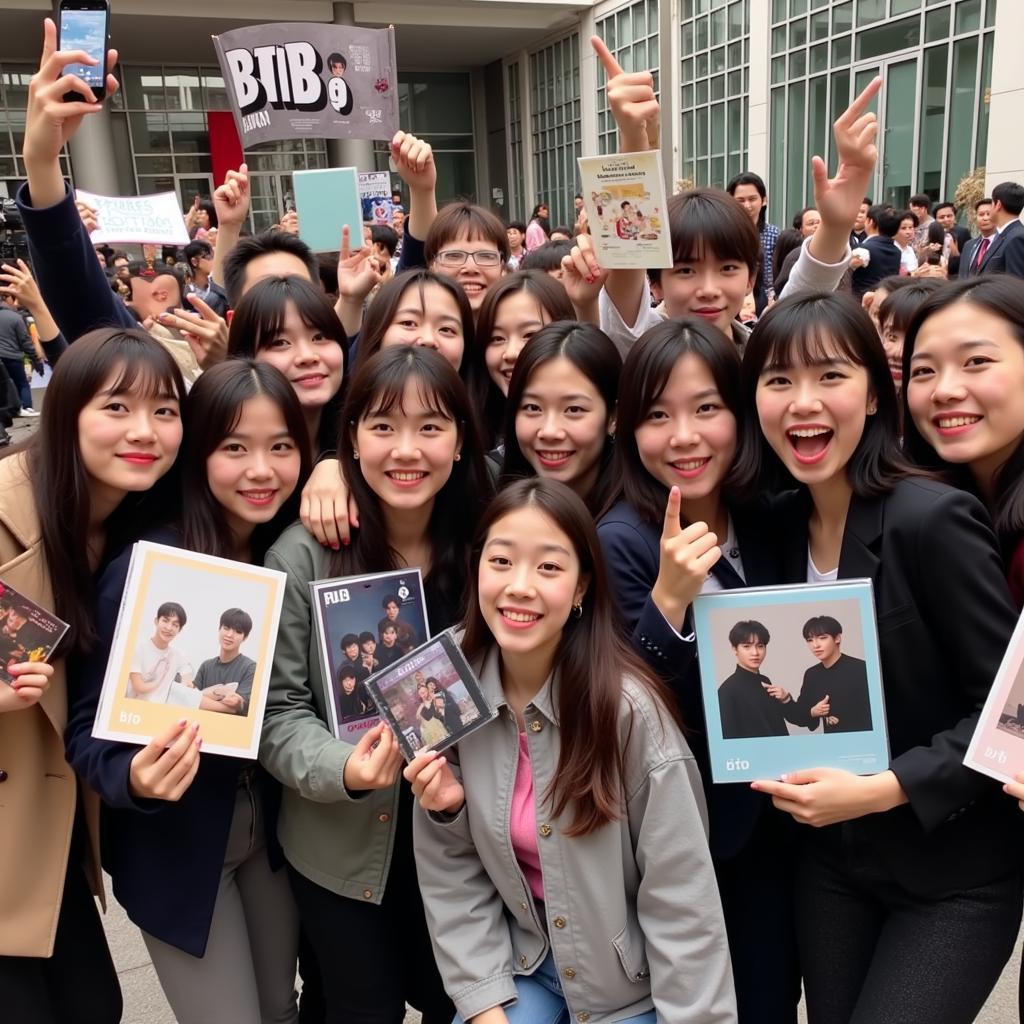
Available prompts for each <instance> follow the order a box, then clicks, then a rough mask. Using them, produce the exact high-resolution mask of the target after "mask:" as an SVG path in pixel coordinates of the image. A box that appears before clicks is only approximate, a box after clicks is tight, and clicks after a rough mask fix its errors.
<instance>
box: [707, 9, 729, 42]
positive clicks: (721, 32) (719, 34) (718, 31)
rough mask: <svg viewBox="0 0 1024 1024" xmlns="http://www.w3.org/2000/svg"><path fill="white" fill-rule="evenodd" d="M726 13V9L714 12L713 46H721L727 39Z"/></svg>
mask: <svg viewBox="0 0 1024 1024" xmlns="http://www.w3.org/2000/svg"><path fill="white" fill-rule="evenodd" d="M725 26H726V11H725V8H724V7H723V8H721V10H717V11H714V12H712V15H711V45H712V46H719V45H721V44H722V43H724V42H725V37H726V27H725Z"/></svg>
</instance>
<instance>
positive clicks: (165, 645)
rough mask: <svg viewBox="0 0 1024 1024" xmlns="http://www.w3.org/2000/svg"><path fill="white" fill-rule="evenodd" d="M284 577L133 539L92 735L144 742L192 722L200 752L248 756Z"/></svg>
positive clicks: (255, 743)
mask: <svg viewBox="0 0 1024 1024" xmlns="http://www.w3.org/2000/svg"><path fill="white" fill-rule="evenodd" d="M285 579H286V577H285V574H284V573H283V572H277V571H276V570H274V569H264V568H262V567H261V566H252V565H245V564H244V563H241V562H232V561H230V560H228V559H226V558H214V557H212V556H210V555H197V554H195V553H193V552H191V551H183V550H181V549H180V548H174V547H168V546H166V545H163V544H152V543H149V542H148V541H140V542H139V543H137V544H136V545H135V546H134V548H133V549H132V558H131V563H130V565H129V568H128V580H127V584H126V586H125V589H124V595H123V597H122V599H121V610H120V612H119V614H118V618H117V626H116V629H115V633H114V642H113V645H112V647H111V651H110V659H109V661H108V662H107V671H106V675H105V676H104V679H103V689H102V692H101V694H100V702H99V707H98V708H97V710H96V721H95V723H94V724H93V730H92V734H93V736H96V737H98V738H100V739H105V740H121V741H124V742H128V743H148V742H149V741H150V740H151V739H153V738H154V737H155V736H157V735H159V734H160V733H161V732H163V731H164V730H165V729H167V728H168V726H170V725H171V724H172V723H173V722H176V721H178V720H180V719H182V718H187V719H188V720H189V721H191V722H198V723H199V726H200V728H199V735H200V737H201V738H202V741H203V752H204V753H211V754H226V755H230V756H232V757H245V758H255V757H256V755H257V752H258V747H259V740H260V730H261V728H262V724H263V710H264V708H265V706H266V702H267V689H268V686H269V682H270V671H271V666H272V663H273V660H274V647H275V645H276V643H277V628H278V622H279V620H280V617H281V603H282V601H283V599H284V587H285Z"/></svg>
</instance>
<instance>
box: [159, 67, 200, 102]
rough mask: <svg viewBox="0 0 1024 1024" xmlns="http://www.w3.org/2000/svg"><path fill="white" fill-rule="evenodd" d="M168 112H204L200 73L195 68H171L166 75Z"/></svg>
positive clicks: (165, 93) (165, 86) (165, 85)
mask: <svg viewBox="0 0 1024 1024" xmlns="http://www.w3.org/2000/svg"><path fill="white" fill-rule="evenodd" d="M164 88H165V92H164V96H165V99H166V100H167V109H168V110H202V109H203V97H202V93H201V91H200V89H199V72H198V70H196V69H195V68H170V69H168V72H167V74H166V75H164Z"/></svg>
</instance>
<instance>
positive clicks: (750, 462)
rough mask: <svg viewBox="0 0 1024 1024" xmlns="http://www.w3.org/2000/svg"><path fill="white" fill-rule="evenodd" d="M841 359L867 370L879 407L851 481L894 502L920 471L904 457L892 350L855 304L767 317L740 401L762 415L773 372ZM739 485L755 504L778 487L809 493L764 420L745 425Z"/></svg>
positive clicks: (819, 297) (785, 306)
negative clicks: (765, 386) (760, 391)
mask: <svg viewBox="0 0 1024 1024" xmlns="http://www.w3.org/2000/svg"><path fill="white" fill-rule="evenodd" d="M837 352H838V354H839V355H840V356H841V357H843V358H845V359H848V360H849V361H850V362H851V363H853V364H854V365H856V366H862V367H864V370H865V371H866V373H867V378H868V385H869V388H870V391H871V394H872V395H873V396H874V399H875V402H876V405H877V409H876V411H875V413H874V414H873V415H870V416H867V415H866V416H865V424H864V432H863V433H862V434H861V437H860V441H859V442H858V444H857V447H856V449H855V450H854V452H853V454H852V455H851V456H850V461H849V463H848V464H847V466H846V475H847V479H848V480H849V483H850V486H851V488H852V489H853V493H854V494H856V495H857V496H858V497H861V498H866V497H875V496H877V495H882V494H887V493H888V492H889V491H890V490H892V488H893V486H895V484H896V483H897V482H898V481H900V480H903V479H905V478H907V477H908V476H913V475H915V474H917V472H918V471H917V470H915V468H914V467H913V466H911V465H910V463H909V462H907V460H906V458H905V457H904V455H903V453H902V451H901V450H900V442H899V406H898V404H897V400H896V390H895V386H894V384H893V379H892V374H891V372H890V370H889V361H888V358H887V356H886V354H885V349H883V348H882V342H881V339H880V338H879V337H878V332H877V331H876V330H875V325H874V324H873V323H872V322H871V318H870V317H869V316H868V314H867V313H866V312H865V311H864V310H863V309H862V308H861V306H859V305H858V304H857V303H856V302H855V301H854V300H853V299H852V298H850V297H849V296H847V295H843V294H839V293H835V292H811V293H809V294H806V295H800V296H796V297H794V298H791V299H785V300H783V301H782V302H780V303H778V304H777V305H775V306H773V307H772V308H771V309H769V310H767V311H766V312H765V314H764V315H763V316H762V317H761V319H760V320H758V322H757V324H756V325H755V327H754V329H753V330H752V331H751V332H750V338H749V339H748V340H747V345H746V349H745V350H744V353H743V366H742V371H741V376H740V381H741V388H740V401H741V403H742V405H743V407H744V408H745V409H754V408H756V407H757V406H756V399H757V388H758V383H759V381H760V378H761V374H762V373H764V372H765V369H766V368H767V367H769V366H778V367H780V368H782V367H789V366H793V365H796V364H798V363H802V362H804V361H805V360H816V359H821V358H829V357H832V356H833V355H834V354H836V353H837ZM904 358H906V357H905V356H904ZM736 480H737V482H738V486H739V488H740V490H741V491H742V493H743V494H744V495H746V496H749V497H751V498H753V497H754V496H756V495H757V494H760V493H764V492H765V491H771V490H772V489H773V485H774V489H776V490H786V489H791V488H793V487H797V488H799V489H801V490H804V489H805V488H804V485H802V484H799V483H798V482H797V481H796V480H794V478H793V477H792V476H791V474H790V473H789V471H788V470H787V469H786V468H785V466H784V465H783V463H782V460H781V459H780V458H779V456H778V455H776V453H775V452H774V451H773V450H772V447H771V445H769V444H768V441H767V439H766V438H765V436H764V433H763V432H762V430H761V425H760V423H759V421H758V418H757V417H756V416H748V417H747V418H746V420H745V421H744V422H743V423H741V425H740V444H739V454H738V457H737V460H736Z"/></svg>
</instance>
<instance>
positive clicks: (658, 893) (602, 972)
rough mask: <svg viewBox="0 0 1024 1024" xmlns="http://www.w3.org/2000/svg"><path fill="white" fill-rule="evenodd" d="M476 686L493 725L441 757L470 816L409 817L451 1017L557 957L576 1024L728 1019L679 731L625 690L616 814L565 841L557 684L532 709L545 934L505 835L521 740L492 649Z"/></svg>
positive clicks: (688, 762)
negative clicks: (582, 1023) (637, 1018)
mask: <svg viewBox="0 0 1024 1024" xmlns="http://www.w3.org/2000/svg"><path fill="white" fill-rule="evenodd" d="M480 679H481V683H482V686H483V690H484V693H485V695H486V696H487V699H488V701H489V702H490V703H491V704H492V705H493V706H495V707H496V708H498V716H497V718H496V719H495V720H494V721H492V722H490V723H488V724H487V725H486V726H484V727H483V728H481V729H479V730H478V731H476V732H474V733H472V734H471V735H470V736H467V737H466V738H465V739H463V740H461V741H460V742H459V743H458V745H457V746H456V747H455V748H453V749H452V750H450V751H449V753H448V757H449V761H450V762H451V763H452V767H453V770H454V771H455V772H456V773H457V774H458V775H459V776H460V778H461V779H462V783H463V786H464V787H465V789H466V805H465V806H464V807H463V809H462V810H461V811H460V812H459V813H458V814H457V815H455V816H454V817H452V816H445V815H428V814H427V813H426V812H424V811H423V810H422V808H420V807H419V806H418V805H417V809H416V816H415V820H414V834H415V845H416V866H417V873H418V875H419V880H420V888H421V891H422V893H423V901H424V906H425V908H426V912H427V920H428V923H429V924H430V931H431V937H432V939H433V942H434V950H435V954H436V957H437V964H438V967H439V968H440V971H441V976H442V977H443V978H444V982H445V987H446V988H447V990H448V994H449V995H450V996H451V997H452V999H453V1000H454V1002H455V1004H456V1007H457V1008H458V1011H459V1013H460V1015H461V1016H462V1017H463V1019H469V1018H471V1017H473V1016H475V1015H476V1014H479V1013H481V1012H483V1011H484V1010H486V1009H488V1008H490V1007H493V1006H497V1005H501V1004H505V1003H508V1002H510V1001H511V1000H513V999H515V997H516V989H515V983H514V980H513V979H514V976H515V975H517V974H531V973H532V972H533V971H534V970H536V968H537V967H538V966H539V965H540V964H541V963H542V962H543V960H544V958H545V957H546V956H547V954H548V951H549V949H550V950H551V951H553V953H554V958H555V964H556V966H557V968H558V972H559V976H560V978H561V979H562V989H563V994H564V996H565V999H566V1002H567V1004H568V1007H569V1010H570V1013H571V1015H572V1018H573V1019H574V1020H589V1021H591V1022H592V1024H602V1022H605V1021H614V1020H621V1019H623V1018H625V1017H629V1016H634V1015H637V1014H640V1013H644V1012H646V1011H648V1010H650V1009H651V1008H652V1007H653V1008H654V1009H655V1010H656V1012H657V1017H658V1020H659V1022H665V1024H686V1022H690V1021H692V1022H694V1024H696V1022H700V1024H718V1022H731V1021H735V1020H736V1008H735V998H734V995H733V984H732V971H731V967H730V963H729V949H728V944H727V941H726V935H725V926H724V923H723V921H722V908H721V903H720V901H719V897H718V889H717V886H716V883H715V875H714V870H713V869H712V866H711V857H710V854H709V852H708V846H707V835H706V829H707V826H706V820H705V812H704V800H703V795H702V792H701V784H700V776H699V773H698V770H697V766H696V763H695V762H694V759H693V755H692V754H691V753H690V750H689V748H688V747H687V746H686V742H685V740H684V739H683V738H682V736H681V735H680V733H679V730H678V728H677V727H676V726H675V725H674V723H673V722H672V720H671V719H670V718H669V717H668V715H667V714H666V713H665V712H664V711H663V710H661V709H660V708H659V707H658V706H657V704H656V702H655V701H654V699H653V698H652V697H651V696H650V695H649V694H648V692H647V690H646V689H645V688H644V687H642V686H641V685H640V684H638V683H636V682H635V681H633V680H628V679H627V680H626V681H625V683H624V698H623V700H622V703H621V710H620V715H619V735H620V737H621V741H622V742H623V743H626V739H627V737H628V744H627V745H626V747H625V775H624V779H623V793H624V807H623V814H622V817H621V819H619V820H617V821H612V822H609V823H607V824H605V825H604V826H602V827H601V828H599V829H598V830H597V831H595V832H592V833H590V834H589V835H586V836H582V837H576V838H569V837H568V836H566V834H565V831H566V829H567V828H568V827H569V825H570V824H571V820H572V814H571V809H570V811H569V812H567V813H565V814H563V815H562V816H561V817H556V816H555V815H554V814H553V813H552V811H551V806H550V801H548V800H546V799H545V795H546V794H547V792H548V789H549V787H550V785H551V782H552V780H553V779H554V778H555V774H556V771H557V764H558V753H559V742H558V729H557V727H556V718H555V712H554V707H553V695H552V688H553V686H557V682H554V683H553V682H552V680H550V679H549V680H548V682H547V683H545V685H544V687H543V688H542V689H541V691H540V693H539V694H538V695H537V697H536V698H535V699H534V701H533V702H532V703H531V704H530V705H528V706H527V708H526V710H525V717H526V723H527V729H526V737H527V743H528V745H529V750H530V762H531V766H532V770H533V777H534V792H535V793H536V800H537V808H536V814H537V833H538V837H537V845H538V848H539V851H540V860H541V869H542V872H543V876H544V900H545V902H544V908H545V913H546V917H547V922H546V926H545V924H544V923H543V922H542V921H541V920H540V919H539V917H538V910H537V909H536V907H537V905H536V904H535V903H534V902H533V899H532V897H531V895H530V892H529V889H528V887H527V884H526V881H525V879H524V877H523V874H522V871H521V870H520V868H519V865H518V863H517V861H516V857H515V853H514V851H513V849H512V842H511V838H510V833H509V819H510V812H511V806H512V791H513V788H514V784H515V773H516V765H517V757H518V749H519V729H518V724H517V722H516V721H515V718H514V715H513V713H512V711H511V709H510V708H509V707H508V705H507V704H506V702H505V699H504V695H503V692H502V689H501V682H500V677H499V665H498V655H497V651H496V650H492V651H491V652H490V653H489V654H488V655H487V657H486V658H485V660H484V664H483V666H482V668H481V671H480ZM538 725H539V726H540V728H537V726H538Z"/></svg>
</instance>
